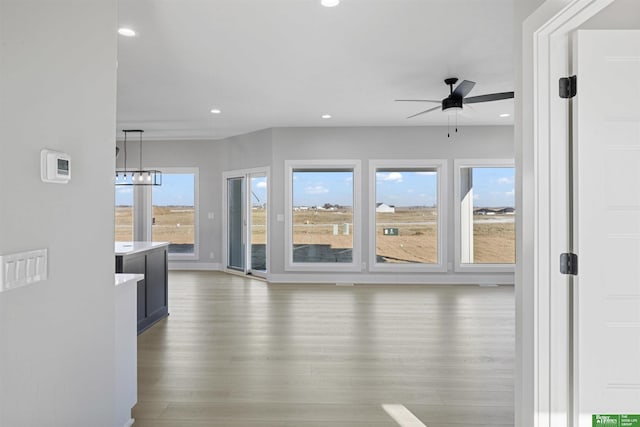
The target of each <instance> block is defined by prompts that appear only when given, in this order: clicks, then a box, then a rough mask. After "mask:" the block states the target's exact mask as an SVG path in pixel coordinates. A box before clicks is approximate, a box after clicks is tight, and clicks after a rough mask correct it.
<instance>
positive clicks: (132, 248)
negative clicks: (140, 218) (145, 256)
mask: <svg viewBox="0 0 640 427" xmlns="http://www.w3.org/2000/svg"><path fill="white" fill-rule="evenodd" d="M162 246H169V242H116V243H115V249H116V255H131V254H135V253H138V252H144V251H148V250H149V249H155V248H159V247H162Z"/></svg>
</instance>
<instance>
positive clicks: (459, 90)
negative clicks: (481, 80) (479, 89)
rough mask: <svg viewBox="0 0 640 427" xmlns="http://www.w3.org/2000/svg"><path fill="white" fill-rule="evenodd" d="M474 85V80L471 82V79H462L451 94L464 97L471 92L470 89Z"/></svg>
mask: <svg viewBox="0 0 640 427" xmlns="http://www.w3.org/2000/svg"><path fill="white" fill-rule="evenodd" d="M475 85H476V82H472V81H471V80H463V81H462V83H460V84H459V85H458V86H457V87H456V88H455V89H454V90H453V94H454V95H456V96H459V97H461V98H464V97H465V96H467V95H468V94H469V92H471V89H473V87H474V86H475Z"/></svg>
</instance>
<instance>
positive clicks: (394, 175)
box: [378, 172, 402, 182]
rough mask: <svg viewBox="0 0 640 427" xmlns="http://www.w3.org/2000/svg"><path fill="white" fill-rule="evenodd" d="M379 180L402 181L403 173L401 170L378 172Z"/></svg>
mask: <svg viewBox="0 0 640 427" xmlns="http://www.w3.org/2000/svg"><path fill="white" fill-rule="evenodd" d="M378 180H379V181H394V182H402V174H401V173H400V172H389V173H378Z"/></svg>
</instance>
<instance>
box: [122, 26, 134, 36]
mask: <svg viewBox="0 0 640 427" xmlns="http://www.w3.org/2000/svg"><path fill="white" fill-rule="evenodd" d="M118 34H120V35H121V36H125V37H133V36H135V35H136V32H135V31H133V30H132V29H131V28H118Z"/></svg>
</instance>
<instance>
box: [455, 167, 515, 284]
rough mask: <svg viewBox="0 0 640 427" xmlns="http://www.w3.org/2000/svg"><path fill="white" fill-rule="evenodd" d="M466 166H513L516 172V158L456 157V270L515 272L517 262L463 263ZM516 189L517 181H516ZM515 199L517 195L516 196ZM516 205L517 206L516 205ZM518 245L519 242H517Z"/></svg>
mask: <svg viewBox="0 0 640 427" xmlns="http://www.w3.org/2000/svg"><path fill="white" fill-rule="evenodd" d="M465 168H513V169H514V172H515V160H514V159H456V160H454V177H453V182H454V184H453V186H454V190H453V194H454V199H453V200H454V201H453V204H454V209H453V210H454V221H455V223H454V227H453V228H454V239H455V242H454V247H455V263H454V271H456V272H472V273H480V272H485V273H514V272H515V266H516V264H515V263H513V264H488V263H482V264H476V263H474V264H468V263H462V262H461V260H462V225H461V223H460V222H461V219H462V218H461V217H462V207H461V206H460V205H461V204H460V196H461V193H460V185H461V184H462V179H461V176H460V174H461V172H462V169H465ZM514 189H515V183H514ZM514 200H515V197H514ZM514 207H515V206H514ZM514 221H517V212H516V215H514ZM516 246H517V242H516Z"/></svg>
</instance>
